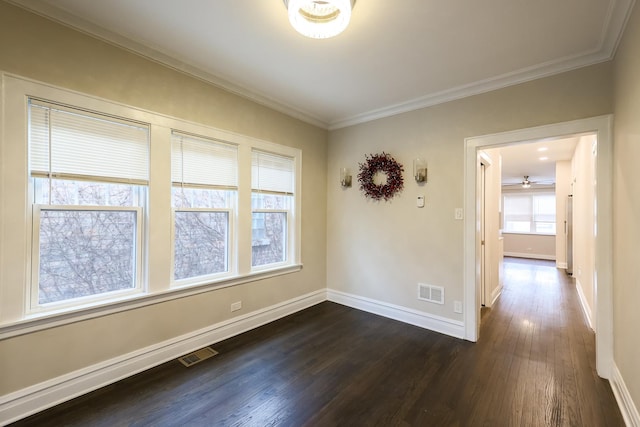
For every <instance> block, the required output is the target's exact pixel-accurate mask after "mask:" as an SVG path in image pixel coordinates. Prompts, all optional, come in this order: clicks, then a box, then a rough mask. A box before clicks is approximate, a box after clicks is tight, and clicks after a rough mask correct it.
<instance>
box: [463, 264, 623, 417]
mask: <svg viewBox="0 0 640 427" xmlns="http://www.w3.org/2000/svg"><path fill="white" fill-rule="evenodd" d="M504 278H505V279H504V289H503V291H502V294H501V296H500V298H499V299H498V301H497V302H496V304H495V305H494V307H493V308H492V309H490V310H487V312H486V313H484V314H483V318H482V326H481V335H480V341H479V342H478V344H477V347H478V348H477V351H478V352H480V353H482V354H483V356H482V357H481V358H484V357H486V356H488V355H489V354H491V353H493V355H494V357H495V362H494V364H493V365H492V366H490V367H489V370H488V372H475V374H476V375H481V376H483V377H484V376H486V375H488V377H489V378H490V379H491V381H496V382H497V383H493V384H492V385H491V387H492V388H495V389H497V390H503V393H501V396H500V397H496V398H494V399H492V402H491V403H490V405H491V406H493V405H498V406H499V408H500V409H498V412H499V413H502V414H503V415H504V416H507V415H508V416H509V417H510V418H511V420H512V421H513V423H514V424H511V425H515V424H518V425H580V426H604V425H624V423H623V421H622V418H621V415H620V412H619V410H618V408H617V404H616V402H615V399H614V397H613V393H612V391H611V387H610V386H609V384H608V382H607V381H605V380H603V379H601V378H599V377H598V376H597V374H596V368H595V334H594V333H593V331H591V329H589V327H588V326H587V322H586V319H585V317H584V314H583V312H582V308H581V307H580V301H579V298H578V294H577V291H576V289H575V282H574V280H573V279H572V278H570V277H568V276H567V275H566V274H565V272H564V270H561V269H557V268H556V267H555V262H553V261H544V260H532V259H521V258H508V257H507V258H505V260H504ZM478 381H482V379H481V378H480V377H478ZM485 381H486V379H485ZM494 408H496V409H497V407H495V406H494ZM518 419H519V421H517V420H518Z"/></svg>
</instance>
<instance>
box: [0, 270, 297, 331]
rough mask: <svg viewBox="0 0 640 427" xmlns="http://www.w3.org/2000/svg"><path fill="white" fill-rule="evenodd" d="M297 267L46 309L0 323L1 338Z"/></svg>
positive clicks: (232, 284) (155, 302)
mask: <svg viewBox="0 0 640 427" xmlns="http://www.w3.org/2000/svg"><path fill="white" fill-rule="evenodd" d="M300 270H302V264H294V265H287V266H285V267H278V268H271V269H267V270H261V271H258V272H251V273H249V274H246V275H243V276H237V277H233V278H230V279H226V280H223V281H216V282H210V283H205V284H201V285H192V286H184V287H180V288H173V289H169V290H166V291H163V292H157V293H155V294H151V295H149V294H143V295H135V296H132V297H127V298H126V299H123V298H119V299H117V300H112V301H109V302H100V303H98V304H94V305H91V306H85V307H82V308H76V309H71V310H65V311H57V312H55V313H52V312H47V313H37V314H32V315H29V316H27V317H25V319H23V320H20V321H18V322H13V323H7V324H4V325H1V326H0V340H4V339H7V338H12V337H16V336H19V335H25V334H29V333H33V332H37V331H41V330H44V329H49V328H55V327H58V326H63V325H67V324H69V323H74V322H80V321H83V320H88V319H93V318H96V317H102V316H107V315H110V314H114V313H120V312H123V311H128V310H134V309H137V308H141V307H145V306H148V305H152V304H158V303H161V302H165V301H171V300H174V299H178V298H184V297H187V296H192V295H198V294H202V293H205V292H211V291H213V290H217V289H222V288H228V287H232V286H237V285H241V284H244V283H250V282H255V281H258V280H263V279H268V278H270V277H277V276H282V275H285V274H290V273H296V272H298V271H300Z"/></svg>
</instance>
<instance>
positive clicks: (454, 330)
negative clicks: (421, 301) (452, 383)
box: [327, 289, 464, 338]
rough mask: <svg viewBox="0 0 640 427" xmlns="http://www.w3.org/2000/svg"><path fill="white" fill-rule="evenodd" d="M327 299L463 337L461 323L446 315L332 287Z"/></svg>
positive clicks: (328, 291)
mask: <svg viewBox="0 0 640 427" xmlns="http://www.w3.org/2000/svg"><path fill="white" fill-rule="evenodd" d="M327 300H329V301H332V302H335V303H338V304H342V305H346V306H347V307H351V308H355V309H358V310H362V311H366V312H368V313H373V314H377V315H379V316H383V317H387V318H389V319H394V320H399V321H400V322H404V323H408V324H410V325H414V326H419V327H421V328H424V329H429V330H431V331H435V332H439V333H441V334H445V335H449V336H452V337H455V338H463V336H464V329H463V323H462V322H460V321H458V320H453V319H448V318H446V317H441V316H436V315H434V314H429V313H425V312H423V311H418V310H414V309H411V308H407V307H402V306H399V305H394V304H389V303H387V302H383V301H378V300H374V299H371V298H366V297H361V296H358V295H353V294H348V293H345V292H340V291H336V290H334V289H327Z"/></svg>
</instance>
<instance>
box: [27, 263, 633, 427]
mask: <svg viewBox="0 0 640 427" xmlns="http://www.w3.org/2000/svg"><path fill="white" fill-rule="evenodd" d="M504 265H505V286H504V289H503V292H502V295H501V296H500V298H499V299H498V300H497V302H496V304H494V306H493V307H492V308H491V309H484V310H483V312H482V326H481V334H480V340H479V341H478V342H477V343H470V342H466V341H462V340H458V339H455V338H452V337H448V336H445V335H441V334H438V333H435V332H431V331H428V330H425V329H421V328H418V327H415V326H411V325H407V324H404V323H401V322H397V321H394V320H390V319H386V318H383V317H379V316H375V315H372V314H369V313H365V312H362V311H358V310H354V309H351V308H348V307H345V306H342V305H339V304H335V303H330V302H325V303H322V304H319V305H316V306H314V307H311V308H309V309H307V310H304V311H301V312H299V313H296V314H294V315H291V316H288V317H286V318H284V319H281V320H278V321H276V322H273V323H270V324H268V325H265V326H263V327H261V328H258V329H255V330H253V331H250V332H247V333H245V334H242V335H239V336H237V337H234V338H231V339H228V340H225V341H223V342H220V343H217V344H215V345H213V347H214V348H215V349H216V350H217V351H219V352H220V354H219V355H217V356H215V357H213V358H211V359H208V360H206V361H204V362H201V363H199V364H197V365H194V366H192V367H191V368H184V367H183V366H182V365H181V364H180V363H178V362H177V361H173V362H169V363H165V364H163V365H160V366H157V367H155V368H152V369H150V370H148V371H146V372H143V373H141V374H138V375H135V376H133V377H131V378H127V379H125V380H123V381H120V382H118V383H115V384H112V385H110V386H108V387H105V388H103V389H100V390H97V391H95V392H93V393H89V394H87V395H85V396H82V397H79V398H77V399H74V400H72V401H70V402H67V403H65V404H62V405H59V406H57V407H54V408H52V409H50V410H47V411H44V412H42V413H40V414H36V415H34V416H32V417H29V418H27V419H25V420H22V421H20V422H18V423H16V426H110V427H111V426H261V427H262V426H336V425H339V426H342V425H345V426H361V425H367V426H369V425H370V426H587V427H588V426H598V427H599V426H623V425H624V423H623V420H622V417H621V414H620V411H619V409H618V407H617V404H616V402H615V399H614V397H613V393H612V392H611V387H610V386H609V384H608V382H607V381H605V380H603V379H601V378H599V377H598V376H597V374H596V372H595V355H594V352H595V337H594V334H593V331H591V330H590V329H589V328H588V326H587V324H586V322H585V319H584V316H583V314H582V311H581V308H580V302H579V300H578V297H577V294H576V290H575V284H574V283H573V280H572V279H571V278H568V277H567V276H566V275H565V274H564V273H563V272H562V271H561V270H557V269H556V268H555V267H554V266H553V263H549V262H544V261H527V260H518V259H506V260H505V263H504Z"/></svg>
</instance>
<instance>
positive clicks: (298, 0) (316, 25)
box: [284, 0, 355, 39]
mask: <svg viewBox="0 0 640 427" xmlns="http://www.w3.org/2000/svg"><path fill="white" fill-rule="evenodd" d="M354 3H355V0H284V4H285V5H286V6H287V10H288V12H289V22H290V23H291V26H292V27H293V28H294V29H295V30H296V31H297V32H299V33H300V34H302V35H303V36H306V37H310V38H314V39H327V38H330V37H334V36H337V35H338V34H340V33H341V32H343V31H344V30H345V28H347V26H348V25H349V21H350V20H351V8H352V6H353V4H354Z"/></svg>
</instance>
